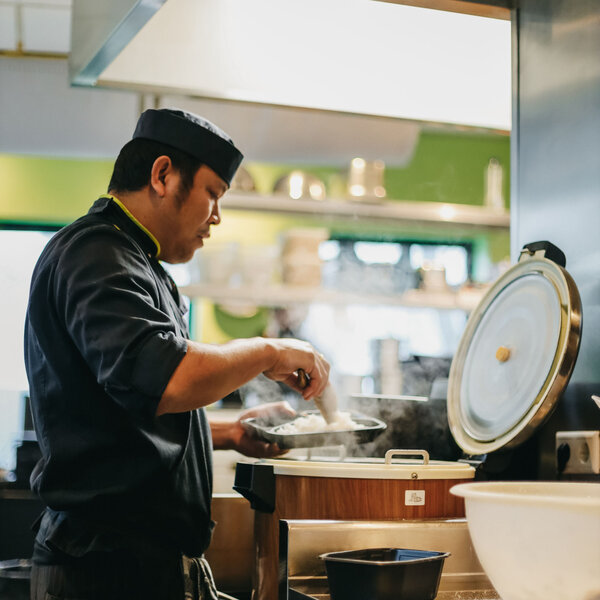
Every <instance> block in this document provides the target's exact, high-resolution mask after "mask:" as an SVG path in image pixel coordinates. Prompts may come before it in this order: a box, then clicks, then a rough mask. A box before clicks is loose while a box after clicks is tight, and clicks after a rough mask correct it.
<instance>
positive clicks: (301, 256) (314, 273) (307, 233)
mask: <svg viewBox="0 0 600 600" xmlns="http://www.w3.org/2000/svg"><path fill="white" fill-rule="evenodd" d="M327 239H329V231H328V230H327V229H323V228H294V229H289V230H288V231H287V232H286V233H285V235H284V239H283V248H282V256H281V262H282V278H283V282H284V283H285V284H287V285H298V286H308V287H318V286H320V285H321V258H320V257H319V245H320V244H321V242H324V241H325V240H327Z"/></svg>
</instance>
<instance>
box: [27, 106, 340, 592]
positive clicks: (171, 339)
mask: <svg viewBox="0 0 600 600" xmlns="http://www.w3.org/2000/svg"><path fill="white" fill-rule="evenodd" d="M241 161H242V154H241V153H240V152H239V150H238V149H237V148H236V147H235V146H234V144H233V142H232V140H231V139H230V138H229V137H228V136H227V135H226V134H225V133H224V132H222V131H221V130H220V129H219V128H217V127H216V126H215V125H213V124H212V123H210V122H208V121H206V120H204V119H202V118H200V117H197V116H196V115H192V114H190V113H186V112H183V111H178V110H169V109H162V110H147V111H145V112H144V113H143V114H142V115H141V117H140V119H139V121H138V123H137V126H136V129H135V132H134V134H133V139H132V140H131V141H130V142H128V143H127V144H126V145H125V146H124V147H123V148H122V149H121V152H120V154H119V156H118V158H117V160H116V162H115V165H114V171H113V175H112V178H111V181H110V184H109V188H108V189H109V193H108V194H107V195H105V196H102V197H100V198H99V199H98V200H97V201H96V202H95V203H94V204H93V206H92V207H91V208H90V210H89V212H88V213H87V215H85V216H83V217H81V218H80V219H78V220H77V221H75V222H74V223H72V224H71V225H69V226H67V227H65V228H63V229H62V230H61V231H60V232H58V233H57V234H56V235H55V236H54V237H53V238H52V240H51V241H50V242H49V243H48V245H47V247H46V248H45V249H44V251H43V253H42V255H41V256H40V258H39V260H38V263H37V265H36V267H35V270H34V273H33V277H32V282H31V290H30V299H29V306H28V311H27V317H26V324H25V362H26V367H27V375H28V378H29V384H30V395H31V406H32V412H33V417H34V423H35V429H36V432H37V436H38V441H39V444H40V447H41V451H42V456H43V458H42V460H41V461H40V462H39V464H38V465H37V466H36V468H35V469H34V472H33V473H32V477H31V483H32V488H33V490H34V491H35V492H36V493H37V494H38V495H39V496H40V497H41V499H42V500H43V502H44V503H45V505H46V507H47V508H46V510H45V511H44V513H43V514H42V516H41V517H40V519H39V520H38V522H37V523H36V529H37V535H36V541H35V547H34V554H33V569H32V577H31V590H32V591H31V597H32V599H33V600H53V599H71V600H96V599H98V600H99V599H103V600H104V599H111V600H119V599H121V598H123V599H125V598H127V599H128V600H129V599H137V598H140V599H142V598H143V599H144V600H152V599H155V598H156V599H160V600H171V599H177V600H183V598H202V599H204V598H210V599H211V600H212V599H213V598H217V597H218V596H217V591H216V590H215V588H214V583H213V582H212V577H211V575H210V569H209V568H208V565H207V564H206V561H204V559H202V558H201V557H202V554H203V552H204V551H205V550H206V548H207V547H208V545H209V543H210V537H211V531H212V527H213V523H212V521H211V518H210V502H211V494H212V467H211V452H212V448H216V449H219V448H221V449H235V450H238V451H239V452H242V453H244V454H246V455H248V456H254V457H271V456H275V455H277V454H279V453H280V450H279V448H278V447H277V446H276V445H270V444H265V443H263V442H260V441H258V440H255V439H253V438H251V437H250V436H249V435H248V434H247V433H246V431H245V429H244V428H243V427H242V425H241V422H240V420H238V421H235V422H229V423H223V422H221V423H212V424H211V423H209V422H208V420H207V417H206V414H205V412H204V409H203V407H204V406H207V405H209V404H212V403H213V402H216V401H218V400H219V399H221V398H223V397H224V396H226V395H227V394H229V393H231V392H232V391H234V390H236V389H238V388H239V387H240V386H241V385H243V384H245V383H246V382H248V381H249V380H251V379H252V378H254V377H256V376H257V375H259V374H261V373H263V374H264V375H266V376H267V377H269V378H270V379H272V380H275V381H282V382H285V383H286V384H287V385H289V386H290V387H292V388H294V389H296V390H297V391H300V392H301V393H302V395H303V397H304V398H305V399H306V400H310V399H312V398H314V397H315V396H318V395H319V394H321V393H322V391H323V390H324V388H325V385H326V383H327V379H328V374H329V364H328V363H327V361H326V360H325V359H324V358H323V357H322V356H321V355H320V354H319V353H318V352H316V351H315V349H314V348H313V347H312V346H310V345H309V344H308V343H306V342H303V341H299V340H293V339H264V338H253V339H244V340H234V341H232V342H229V343H227V344H224V345H209V344H201V343H197V342H193V341H190V340H189V339H188V338H189V332H188V326H187V319H186V308H185V305H184V303H183V302H182V299H181V298H180V296H179V293H178V291H177V287H176V285H175V283H174V282H173V280H172V279H171V278H170V277H169V275H168V274H167V273H166V271H165V270H164V269H163V267H162V266H161V264H160V261H165V262H168V263H182V262H186V261H188V260H190V259H191V258H192V256H193V254H194V252H195V251H196V250H197V249H198V248H201V247H202V246H203V245H204V243H205V242H206V240H207V239H208V238H209V237H210V229H211V227H212V226H214V225H218V224H219V223H220V222H221V212H220V206H219V201H220V199H221V198H222V197H223V195H224V194H225V192H226V191H227V189H228V187H229V185H230V183H231V180H232V178H233V176H234V174H235V172H236V169H237V168H238V166H239V165H240V163H241ZM298 369H303V370H304V371H306V373H308V374H309V376H310V383H309V385H308V386H307V387H306V388H305V389H302V388H301V384H300V381H299V380H298V375H297V371H298ZM268 409H271V410H272V409H279V410H282V411H286V410H290V411H291V409H289V407H286V406H285V405H269V406H266V405H265V406H263V407H260V408H258V409H255V410H254V411H251V412H246V413H245V415H243V417H247V416H251V415H255V414H256V413H257V412H259V413H260V412H261V411H265V410H268ZM243 417H242V418H243Z"/></svg>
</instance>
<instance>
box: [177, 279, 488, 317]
mask: <svg viewBox="0 0 600 600" xmlns="http://www.w3.org/2000/svg"><path fill="white" fill-rule="evenodd" d="M179 291H180V292H181V293H182V294H184V295H186V296H189V297H191V298H205V299H207V300H212V301H213V302H217V303H227V304H234V303H235V304H251V305H256V306H271V307H273V306H289V305H293V304H310V303H324V304H337V305H349V304H368V305H373V304H376V305H384V306H408V307H419V308H435V309H442V310H464V311H467V312H468V311H471V310H472V309H473V308H475V307H476V306H477V304H478V303H479V301H480V300H481V298H482V297H483V294H484V293H485V290H481V289H476V290H462V291H459V292H452V291H426V290H409V291H407V292H405V293H403V294H364V293H359V292H341V291H336V290H327V289H323V288H315V287H308V286H289V285H271V286H268V287H258V286H257V287H252V286H242V287H230V286H225V285H215V284H208V283H206V284H205V283H198V284H192V285H187V286H182V287H181V288H180V289H179Z"/></svg>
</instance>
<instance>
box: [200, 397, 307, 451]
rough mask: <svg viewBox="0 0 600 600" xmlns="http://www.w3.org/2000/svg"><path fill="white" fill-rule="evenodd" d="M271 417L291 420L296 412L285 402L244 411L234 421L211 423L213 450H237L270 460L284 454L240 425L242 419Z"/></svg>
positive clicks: (277, 447) (274, 445)
mask: <svg viewBox="0 0 600 600" xmlns="http://www.w3.org/2000/svg"><path fill="white" fill-rule="evenodd" d="M273 415H278V416H281V417H290V418H293V417H294V416H295V415H296V411H295V410H294V409H293V408H292V407H291V406H290V405H289V404H288V403H287V402H273V403H270V404H261V405H260V406H256V407H255V408H250V409H248V410H246V411H244V412H243V413H241V414H240V416H239V417H238V419H237V420H236V421H227V422H225V421H211V423H210V427H211V430H212V434H213V446H214V448H215V450H237V452H240V453H241V454H244V455H245V456H251V457H254V458H272V457H274V456H280V455H281V454H285V452H286V450H281V448H279V446H278V445H277V444H269V443H268V442H264V441H262V440H258V439H256V438H255V437H253V436H252V433H251V432H250V431H249V430H247V429H246V428H245V427H244V425H243V424H242V421H243V420H244V419H250V418H252V417H261V416H264V417H269V416H273Z"/></svg>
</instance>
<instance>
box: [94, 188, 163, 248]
mask: <svg viewBox="0 0 600 600" xmlns="http://www.w3.org/2000/svg"><path fill="white" fill-rule="evenodd" d="M100 197H101V198H110V199H111V200H112V201H113V202H114V203H115V204H117V206H118V207H119V208H120V209H121V210H122V211H123V212H124V213H125V214H126V215H127V216H128V217H129V218H130V219H131V220H132V221H133V222H134V223H135V224H136V225H137V226H138V227H139V228H140V229H141V230H142V231H143V232H144V233H145V234H146V235H147V236H148V237H149V238H150V239H151V240H152V241H153V242H154V244H155V245H156V258H158V256H159V254H160V244H159V243H158V240H157V239H156V238H155V237H154V236H153V235H152V234H151V233H150V231H149V230H148V229H146V227H144V226H143V225H142V224H141V223H140V222H139V221H138V220H137V219H136V218H135V217H134V216H133V215H132V214H131V212H129V210H128V209H127V207H126V206H125V205H124V204H123V203H122V202H121V201H120V200H119V199H118V198H117V197H116V196H112V195H111V194H103V195H102V196H100Z"/></svg>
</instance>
